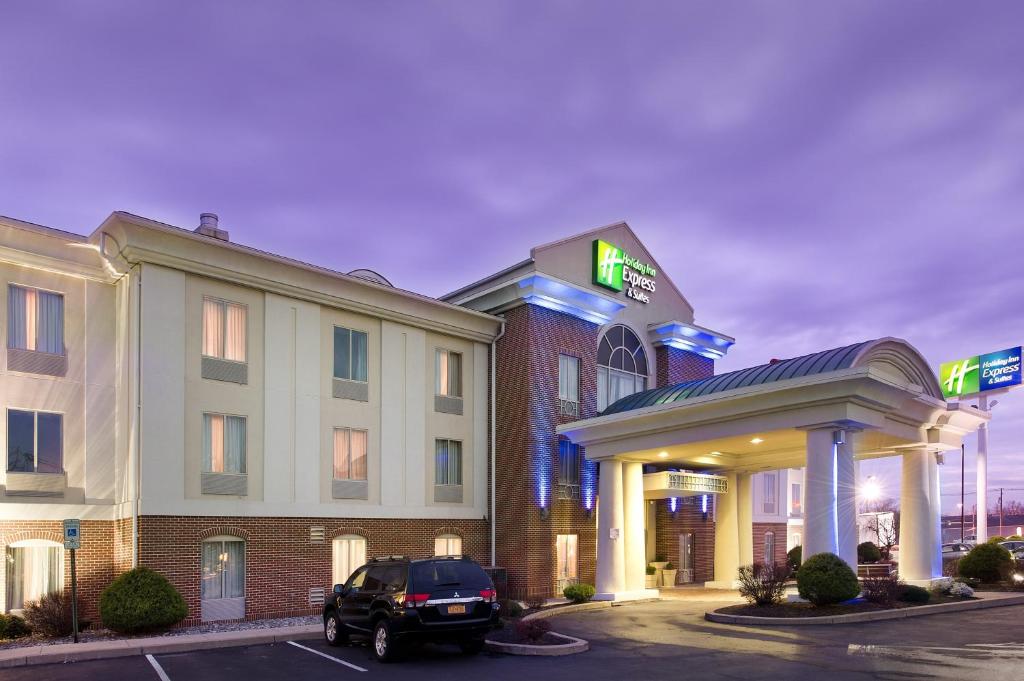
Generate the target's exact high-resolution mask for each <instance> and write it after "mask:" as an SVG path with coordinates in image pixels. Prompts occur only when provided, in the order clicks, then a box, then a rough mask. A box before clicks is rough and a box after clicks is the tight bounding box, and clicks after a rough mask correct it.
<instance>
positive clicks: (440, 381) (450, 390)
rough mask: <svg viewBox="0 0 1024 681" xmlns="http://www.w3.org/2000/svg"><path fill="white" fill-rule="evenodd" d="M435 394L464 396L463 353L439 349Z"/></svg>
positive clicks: (435, 365) (435, 374)
mask: <svg viewBox="0 0 1024 681" xmlns="http://www.w3.org/2000/svg"><path fill="white" fill-rule="evenodd" d="M434 394H435V395H442V396H444V397H462V354H461V353H458V352H452V351H450V350H438V351H437V354H436V359H435V362H434Z"/></svg>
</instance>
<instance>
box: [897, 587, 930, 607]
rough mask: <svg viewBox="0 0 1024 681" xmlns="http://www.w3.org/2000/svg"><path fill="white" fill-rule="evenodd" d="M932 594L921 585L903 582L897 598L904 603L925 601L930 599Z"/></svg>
mask: <svg viewBox="0 0 1024 681" xmlns="http://www.w3.org/2000/svg"><path fill="white" fill-rule="evenodd" d="M931 597H932V595H931V594H930V593H929V592H928V589H925V588H924V587H921V586H914V585H912V584H904V585H903V587H902V588H901V589H900V592H899V596H897V599H898V600H901V601H903V602H904V603H927V602H928V601H929V600H931Z"/></svg>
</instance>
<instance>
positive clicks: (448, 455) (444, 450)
mask: <svg viewBox="0 0 1024 681" xmlns="http://www.w3.org/2000/svg"><path fill="white" fill-rule="evenodd" d="M435 446H436V451H435V454H434V484H435V485H461V484H462V443H461V442H459V441H457V440H437V442H436V445H435Z"/></svg>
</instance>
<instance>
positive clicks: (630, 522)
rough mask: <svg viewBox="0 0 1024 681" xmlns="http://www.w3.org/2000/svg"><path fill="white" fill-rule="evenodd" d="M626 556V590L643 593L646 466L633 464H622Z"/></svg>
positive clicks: (645, 565)
mask: <svg viewBox="0 0 1024 681" xmlns="http://www.w3.org/2000/svg"><path fill="white" fill-rule="evenodd" d="M622 507H623V525H622V526H623V539H624V541H623V553H624V558H625V575H626V584H625V591H627V592H631V593H636V592H640V591H643V590H644V577H645V576H646V568H647V560H646V556H647V552H646V542H644V466H643V464H642V463H638V462H634V461H624V462H623V463H622Z"/></svg>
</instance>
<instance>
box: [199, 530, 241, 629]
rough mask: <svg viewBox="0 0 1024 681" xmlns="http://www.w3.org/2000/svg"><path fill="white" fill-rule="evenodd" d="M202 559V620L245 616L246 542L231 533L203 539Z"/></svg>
mask: <svg viewBox="0 0 1024 681" xmlns="http://www.w3.org/2000/svg"><path fill="white" fill-rule="evenodd" d="M202 558H203V563H202V567H203V574H202V579H203V581H202V588H201V589H200V596H201V600H202V618H203V621H204V622H209V621H213V620H229V619H241V618H242V617H245V541H244V540H242V539H240V538H239V537H232V536H230V535H218V536H216V537H210V538H209V539H204V540H203V557H202Z"/></svg>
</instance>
